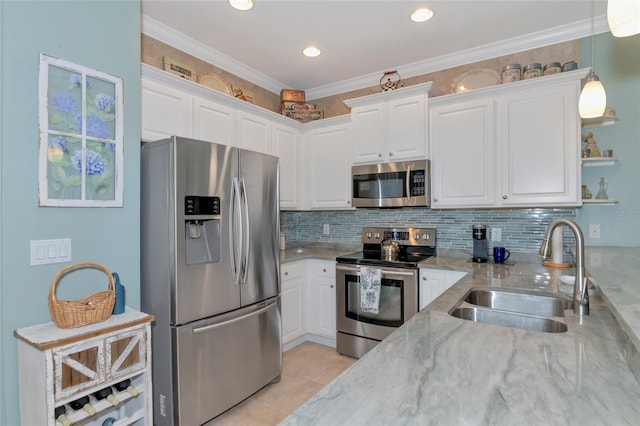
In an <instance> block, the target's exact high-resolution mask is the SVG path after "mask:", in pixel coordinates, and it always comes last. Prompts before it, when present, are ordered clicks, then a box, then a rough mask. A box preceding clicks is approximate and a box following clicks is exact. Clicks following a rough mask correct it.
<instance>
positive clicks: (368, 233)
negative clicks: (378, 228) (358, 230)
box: [365, 232, 371, 240]
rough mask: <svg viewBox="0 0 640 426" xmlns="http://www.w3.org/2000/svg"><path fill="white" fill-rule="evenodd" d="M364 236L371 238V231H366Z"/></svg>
mask: <svg viewBox="0 0 640 426" xmlns="http://www.w3.org/2000/svg"><path fill="white" fill-rule="evenodd" d="M365 237H367V238H368V239H369V240H370V239H371V232H367V233H366V234H365Z"/></svg>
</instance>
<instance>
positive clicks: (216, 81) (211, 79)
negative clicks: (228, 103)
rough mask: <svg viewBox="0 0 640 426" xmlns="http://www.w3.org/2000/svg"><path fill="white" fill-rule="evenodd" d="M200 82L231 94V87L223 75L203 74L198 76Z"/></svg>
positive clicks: (210, 87)
mask: <svg viewBox="0 0 640 426" xmlns="http://www.w3.org/2000/svg"><path fill="white" fill-rule="evenodd" d="M198 83H199V84H202V85H203V86H206V87H208V88H209V89H213V90H217V91H219V92H222V93H226V94H227V95H231V87H230V86H229V85H228V84H227V83H225V82H224V80H223V79H222V77H220V76H219V75H216V74H202V75H201V76H200V77H198Z"/></svg>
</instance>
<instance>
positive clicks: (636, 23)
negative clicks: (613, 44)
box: [607, 0, 640, 37]
mask: <svg viewBox="0 0 640 426" xmlns="http://www.w3.org/2000/svg"><path fill="white" fill-rule="evenodd" d="M607 21H608V22H609V29H610V30H611V34H613V35H614V36H615V37H628V36H632V35H635V34H640V1H638V0H609V2H608V3H607Z"/></svg>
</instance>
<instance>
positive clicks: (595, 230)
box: [589, 224, 600, 239]
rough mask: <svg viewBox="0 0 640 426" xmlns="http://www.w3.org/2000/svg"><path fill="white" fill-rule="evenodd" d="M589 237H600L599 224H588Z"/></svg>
mask: <svg viewBox="0 0 640 426" xmlns="http://www.w3.org/2000/svg"><path fill="white" fill-rule="evenodd" d="M589 238H592V239H597V238H600V225H597V224H591V225H589Z"/></svg>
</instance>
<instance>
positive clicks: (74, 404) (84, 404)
mask: <svg viewBox="0 0 640 426" xmlns="http://www.w3.org/2000/svg"><path fill="white" fill-rule="evenodd" d="M69 406H70V407H71V408H73V409H74V410H80V409H83V410H84V411H86V412H87V414H89V415H90V416H93V415H94V414H95V413H96V409H95V408H93V405H91V404H90V403H89V396H83V397H82V398H78V399H76V400H75V401H71V402H70V403H69Z"/></svg>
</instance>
